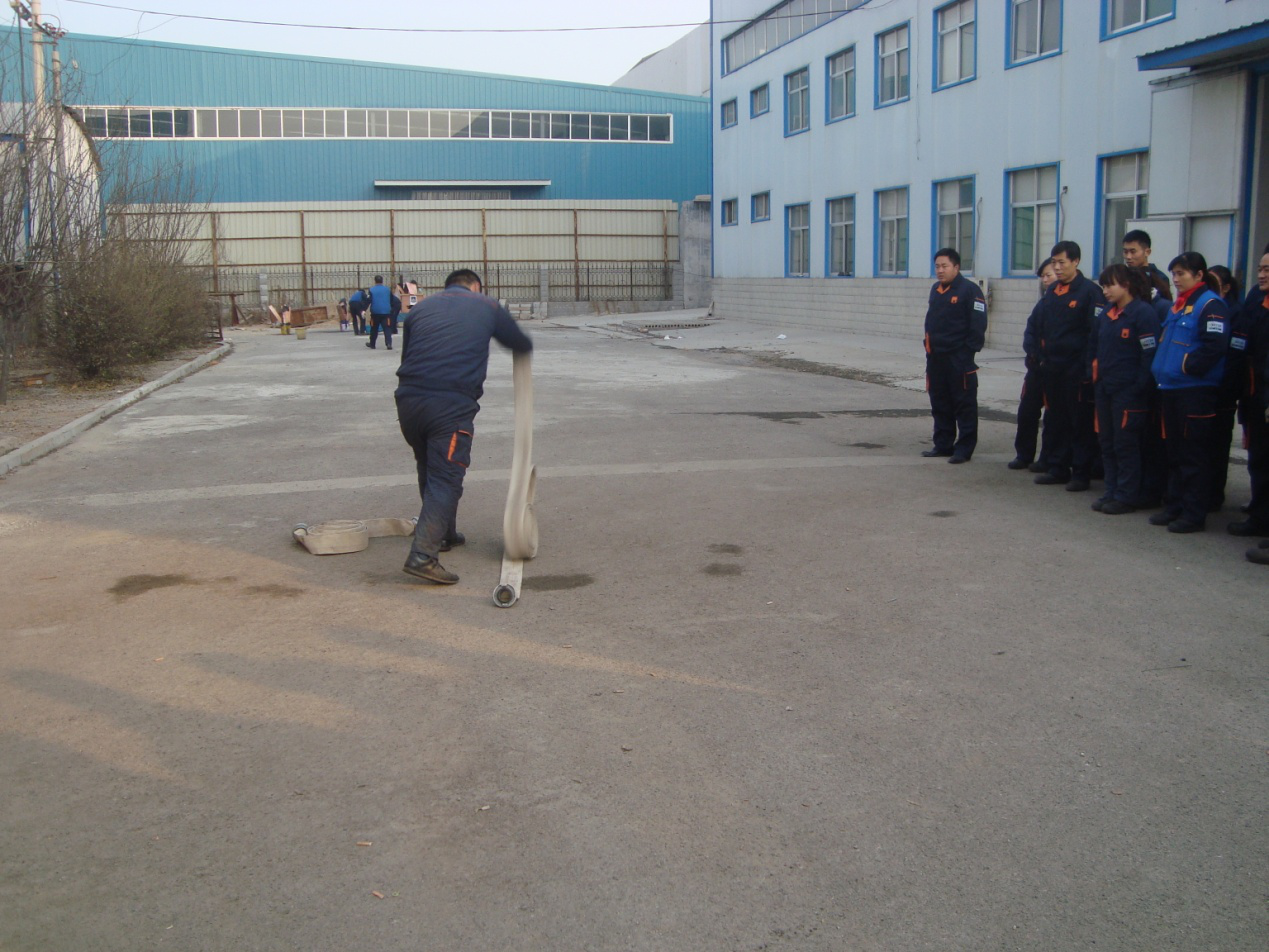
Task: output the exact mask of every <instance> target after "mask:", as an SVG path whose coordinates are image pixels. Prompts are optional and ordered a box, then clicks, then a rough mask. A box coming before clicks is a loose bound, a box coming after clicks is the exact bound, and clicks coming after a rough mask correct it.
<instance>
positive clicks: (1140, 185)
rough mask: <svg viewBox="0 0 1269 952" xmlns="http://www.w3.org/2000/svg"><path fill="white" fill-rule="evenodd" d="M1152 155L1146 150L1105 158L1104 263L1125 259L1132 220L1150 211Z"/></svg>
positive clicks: (1103, 181) (1103, 204)
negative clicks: (1129, 222) (1125, 248)
mask: <svg viewBox="0 0 1269 952" xmlns="http://www.w3.org/2000/svg"><path fill="white" fill-rule="evenodd" d="M1149 184H1150V156H1149V154H1148V153H1146V152H1138V153H1136V154H1134V155H1116V156H1111V157H1109V158H1105V159H1102V192H1103V194H1102V235H1101V239H1102V258H1103V262H1102V264H1103V266H1105V265H1108V264H1114V263H1116V262H1121V261H1123V241H1124V233H1125V232H1126V231H1127V230H1128V221H1129V220H1130V219H1134V218H1145V217H1146V215H1147V214H1149V202H1148V191H1147V190H1148V188H1149Z"/></svg>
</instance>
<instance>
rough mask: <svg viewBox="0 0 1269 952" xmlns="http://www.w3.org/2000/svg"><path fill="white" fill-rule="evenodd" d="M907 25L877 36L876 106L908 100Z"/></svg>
mask: <svg viewBox="0 0 1269 952" xmlns="http://www.w3.org/2000/svg"><path fill="white" fill-rule="evenodd" d="M909 77H910V74H909V71H908V25H907V24H906V23H905V24H904V25H903V26H897V27H895V28H894V29H893V30H887V31H886V32H885V33H878V34H877V105H878V106H889V105H892V104H893V103H897V102H903V101H904V100H905V99H907V98H908V81H909Z"/></svg>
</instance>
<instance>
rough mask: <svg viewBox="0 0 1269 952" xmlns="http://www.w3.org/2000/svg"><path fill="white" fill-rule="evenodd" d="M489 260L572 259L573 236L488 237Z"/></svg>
mask: <svg viewBox="0 0 1269 952" xmlns="http://www.w3.org/2000/svg"><path fill="white" fill-rule="evenodd" d="M489 260H490V261H572V260H573V236H572V235H568V236H566V237H556V238H551V237H546V236H538V237H515V236H502V237H491V238H490V239H489Z"/></svg>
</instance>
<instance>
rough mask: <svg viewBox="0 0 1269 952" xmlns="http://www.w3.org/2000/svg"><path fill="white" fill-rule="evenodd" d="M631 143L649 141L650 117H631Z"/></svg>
mask: <svg viewBox="0 0 1269 952" xmlns="http://www.w3.org/2000/svg"><path fill="white" fill-rule="evenodd" d="M630 141H631V142H647V141H648V117H647V116H631V117H630Z"/></svg>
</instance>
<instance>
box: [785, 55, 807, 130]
mask: <svg viewBox="0 0 1269 952" xmlns="http://www.w3.org/2000/svg"><path fill="white" fill-rule="evenodd" d="M809 128H811V70H810V67H807V66H803V67H802V68H801V69H795V70H794V71H793V72H791V73H789V74H787V75H786V76H785V77H784V134H785V135H786V136H795V135H797V134H798V133H799V132H805V131H806V130H807V129H809Z"/></svg>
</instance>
